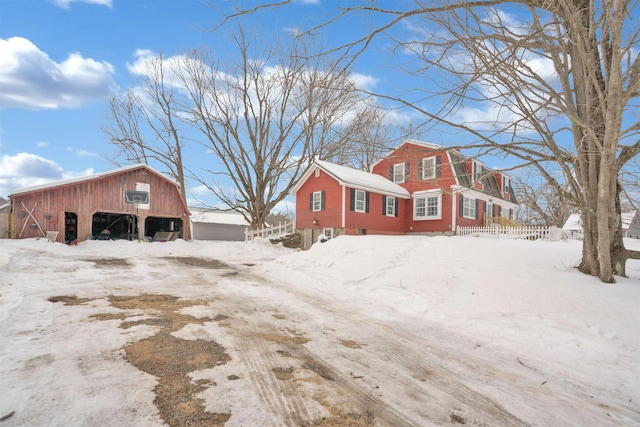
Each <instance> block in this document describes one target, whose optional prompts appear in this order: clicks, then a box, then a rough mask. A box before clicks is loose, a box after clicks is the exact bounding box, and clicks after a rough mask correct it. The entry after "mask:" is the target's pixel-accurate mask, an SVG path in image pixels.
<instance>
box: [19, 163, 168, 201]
mask: <svg viewBox="0 0 640 427" xmlns="http://www.w3.org/2000/svg"><path fill="white" fill-rule="evenodd" d="M140 167H143V168H146V169H149V170H150V171H151V172H153V173H155V174H157V175H160V176H164V175H162V174H161V173H159V172H158V171H156V170H154V169H153V168H152V167H150V166H147V165H144V164H135V165H129V166H125V167H122V168H118V169H112V170H109V171H106V172H100V173H95V174H92V175H85V176H79V177H76V178H68V179H60V180H57V181H51V182H47V183H45V184H38V185H32V186H30V187H22V188H18V189H16V190H14V191H13V193H11V194H10V195H9V197H11V196H13V195H16V194H22V193H29V192H31V191H38V190H44V189H46V188H53V187H59V186H62V185H68V184H75V183H78V182H84V181H91V180H94V179H97V178H101V177H103V176H108V175H113V174H117V173H121V172H126V171H128V170H132V169H137V168H140ZM165 178H166V177H165ZM167 179H168V178H167ZM171 182H173V181H171Z"/></svg>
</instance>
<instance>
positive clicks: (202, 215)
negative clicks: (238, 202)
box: [189, 207, 250, 241]
mask: <svg viewBox="0 0 640 427" xmlns="http://www.w3.org/2000/svg"><path fill="white" fill-rule="evenodd" d="M189 210H190V211H191V236H192V238H193V239H194V240H232V241H244V233H245V231H246V230H247V229H249V228H250V224H249V223H248V222H247V221H246V220H245V219H244V217H243V216H242V215H241V214H239V213H237V212H233V211H223V210H219V209H210V208H193V207H190V208H189Z"/></svg>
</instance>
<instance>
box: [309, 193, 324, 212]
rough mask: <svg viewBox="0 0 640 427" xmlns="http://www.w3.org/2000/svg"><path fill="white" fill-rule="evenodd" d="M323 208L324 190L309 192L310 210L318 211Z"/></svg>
mask: <svg viewBox="0 0 640 427" xmlns="http://www.w3.org/2000/svg"><path fill="white" fill-rule="evenodd" d="M323 209H324V191H315V192H313V193H311V211H312V212H319V211H321V210H323Z"/></svg>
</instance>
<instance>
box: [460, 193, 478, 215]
mask: <svg viewBox="0 0 640 427" xmlns="http://www.w3.org/2000/svg"><path fill="white" fill-rule="evenodd" d="M460 197H462V217H463V218H467V219H476V199H474V198H472V197H467V196H464V195H461V196H460Z"/></svg>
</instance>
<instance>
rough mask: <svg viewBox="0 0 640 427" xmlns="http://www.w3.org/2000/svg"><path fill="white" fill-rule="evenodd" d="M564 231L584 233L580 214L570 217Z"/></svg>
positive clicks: (563, 227)
mask: <svg viewBox="0 0 640 427" xmlns="http://www.w3.org/2000/svg"><path fill="white" fill-rule="evenodd" d="M562 229H563V230H566V231H582V218H580V214H571V215H569V218H567V221H566V222H565V223H564V225H563V226H562Z"/></svg>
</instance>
